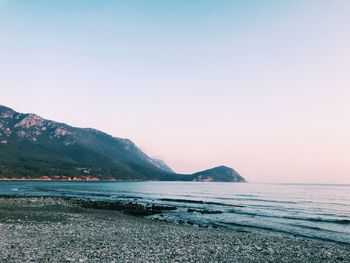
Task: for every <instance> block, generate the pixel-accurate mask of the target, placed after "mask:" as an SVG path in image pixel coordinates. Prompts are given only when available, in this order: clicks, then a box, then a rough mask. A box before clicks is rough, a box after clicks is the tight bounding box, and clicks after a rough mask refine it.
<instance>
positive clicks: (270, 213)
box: [0, 181, 350, 245]
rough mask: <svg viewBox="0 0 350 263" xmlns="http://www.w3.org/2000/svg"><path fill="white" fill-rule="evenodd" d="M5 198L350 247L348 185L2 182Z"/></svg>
mask: <svg viewBox="0 0 350 263" xmlns="http://www.w3.org/2000/svg"><path fill="white" fill-rule="evenodd" d="M0 195H2V196H4V195H5V196H63V197H73V198H78V199H88V200H99V201H104V200H105V201H115V200H118V201H122V202H136V203H140V204H145V205H150V204H160V205H167V206H176V207H177V209H176V210H169V211H164V213H162V214H157V215H152V216H149V217H151V218H153V219H156V220H165V221H171V222H174V223H181V224H191V225H195V226H200V227H209V228H224V229H227V230H233V231H239V232H252V233H259V234H267V235H282V236H296V237H305V238H311V239H317V240H323V241H329V242H337V243H343V244H347V245H350V185H333V184H257V183H212V182H211V183H204V182H68V181H67V182H53V181H1V182H0Z"/></svg>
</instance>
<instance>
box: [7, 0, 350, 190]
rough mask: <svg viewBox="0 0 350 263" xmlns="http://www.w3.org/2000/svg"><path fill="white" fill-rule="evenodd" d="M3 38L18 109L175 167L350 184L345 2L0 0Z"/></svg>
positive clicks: (349, 16)
mask: <svg viewBox="0 0 350 263" xmlns="http://www.w3.org/2000/svg"><path fill="white" fill-rule="evenodd" d="M54 3H56V4H54ZM0 40H1V41H0V61H1V62H0V104H3V105H6V106H8V107H11V108H13V109H15V110H17V111H19V112H34V113H36V114H38V115H40V116H42V117H44V118H48V119H53V120H56V121H60V122H65V123H67V124H70V125H73V126H78V127H93V128H96V129H99V130H102V131H105V132H107V133H109V134H111V135H113V136H116V137H123V138H129V139H131V140H133V141H134V142H135V143H136V144H137V145H138V146H139V147H140V148H141V149H142V150H144V151H145V152H146V153H147V154H148V155H150V156H152V157H156V158H161V159H163V160H164V161H166V162H167V163H168V164H169V165H170V166H171V167H172V168H173V169H174V170H175V171H176V172H179V173H192V172H196V171H199V170H204V169H207V168H210V167H213V166H217V165H227V166H230V167H232V168H234V169H235V170H237V171H238V172H239V173H241V175H242V176H244V177H245V178H246V179H247V180H248V181H251V182H290V183H350V161H349V159H350V103H349V101H350V2H348V1H341V0H339V1H332V2H331V1H291V2H288V3H287V2H285V3H282V2H279V1H221V2H220V1H219V2H216V1H203V2H202V3H200V4H199V3H197V2H196V1H187V2H186V1H179V2H177V4H175V3H172V2H171V1H164V2H162V1H150V2H149V4H148V5H146V4H142V2H138V1H135V2H133V3H131V2H129V1H119V2H118V1H116V2H109V1H87V2H85V3H84V2H80V1H77V2H76V3H74V4H73V3H70V2H69V1H63V2H61V4H58V2H55V1H52V2H51V1H50V3H49V2H45V1H38V2H32V3H28V2H26V1H16V2H15V1H14V2H12V1H1V0H0Z"/></svg>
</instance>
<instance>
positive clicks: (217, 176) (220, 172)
mask: <svg viewBox="0 0 350 263" xmlns="http://www.w3.org/2000/svg"><path fill="white" fill-rule="evenodd" d="M191 176H192V177H194V178H193V179H192V180H193V181H197V182H244V181H245V179H244V178H243V177H242V176H241V175H240V174H239V173H237V172H236V171H235V170H233V169H232V168H230V167H227V166H218V167H215V168H212V169H208V170H205V171H202V172H198V173H194V174H192V175H191Z"/></svg>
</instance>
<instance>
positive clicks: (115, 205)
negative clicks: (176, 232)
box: [70, 199, 177, 216]
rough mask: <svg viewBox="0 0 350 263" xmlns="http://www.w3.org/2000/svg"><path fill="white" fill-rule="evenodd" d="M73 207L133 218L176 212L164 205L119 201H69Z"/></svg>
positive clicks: (173, 208) (173, 207)
mask: <svg viewBox="0 0 350 263" xmlns="http://www.w3.org/2000/svg"><path fill="white" fill-rule="evenodd" d="M70 202H72V203H73V204H75V205H78V206H80V207H83V208H92V209H104V210H115V211H121V212H123V213H126V214H129V215H135V216H147V215H155V214H160V213H162V212H163V211H169V210H176V209H177V208H176V207H175V206H165V205H155V204H152V205H144V204H139V203H135V202H120V201H113V202H108V201H94V200H81V199H71V200H70Z"/></svg>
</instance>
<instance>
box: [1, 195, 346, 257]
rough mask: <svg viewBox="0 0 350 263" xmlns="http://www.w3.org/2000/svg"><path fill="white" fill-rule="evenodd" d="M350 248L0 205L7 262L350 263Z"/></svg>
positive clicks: (63, 206)
mask: <svg viewBox="0 0 350 263" xmlns="http://www.w3.org/2000/svg"><path fill="white" fill-rule="evenodd" d="M349 258H350V246H348V245H342V244H332V243H326V242H321V241H314V240H308V239H303V238H289V237H274V236H267V235H257V234H251V233H238V232H233V231H228V230H224V229H208V228H199V227H196V226H189V225H178V224H173V223H167V222H161V221H154V220H150V219H148V218H143V217H140V216H130V215H126V214H123V213H121V212H120V211H113V210H104V209H93V208H86V207H85V208H83V207H82V206H79V205H77V204H76V203H74V202H71V201H69V200H66V199H60V198H50V197H47V198H34V197H26V198H5V197H0V262H203V263H205V262H242V263H244V262H348V260H349Z"/></svg>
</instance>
